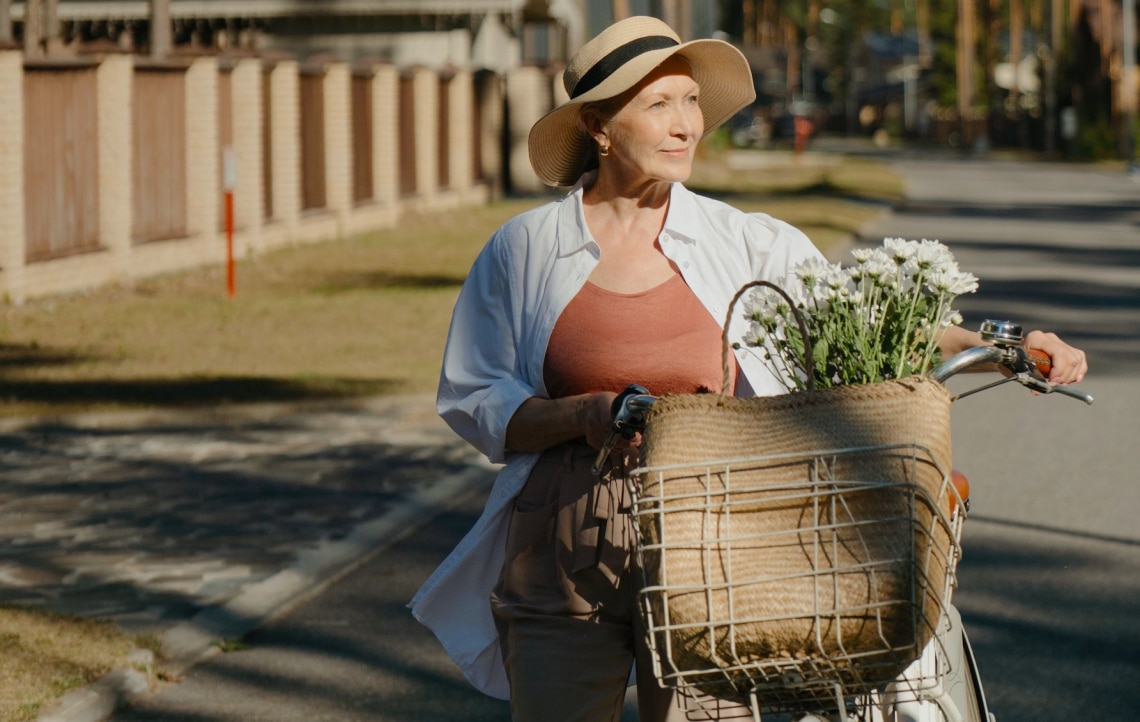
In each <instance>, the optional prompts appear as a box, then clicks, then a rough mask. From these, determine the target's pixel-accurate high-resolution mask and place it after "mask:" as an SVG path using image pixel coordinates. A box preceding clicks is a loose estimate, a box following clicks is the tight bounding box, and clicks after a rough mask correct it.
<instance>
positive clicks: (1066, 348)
mask: <svg viewBox="0 0 1140 722" xmlns="http://www.w3.org/2000/svg"><path fill="white" fill-rule="evenodd" d="M985 344H986V342H985V341H984V340H982V337H981V335H980V334H978V333H977V332H976V331H967V330H966V329H964V328H961V327H959V326H951V327H950V328H948V329H946V331H945V332H944V333H943V334H942V338H941V339H939V342H938V347H939V348H940V349H941V350H942V358H949V357H950V356H953V355H954V354H956V353H959V352H961V351H965V350H966V349H968V348H973V347H975V346H982V345H985ZM1023 345H1024V346H1025V347H1026V348H1033V349H1037V350H1038V351H1042V352H1043V353H1045V355H1047V356H1048V357H1049V359H1050V360H1051V362H1052V364H1053V368H1052V370H1051V371H1050V372H1049V382H1050V383H1054V384H1070V383H1076V382H1080V381H1082V380H1083V379H1084V377H1085V374H1087V373H1088V370H1089V365H1088V360H1087V359H1086V358H1085V352H1084V351H1082V350H1080V349H1079V348H1075V347H1073V346H1070V345H1069V344H1067V343H1065V342H1064V341H1062V340H1061V339H1060V338H1059V337H1058V336H1057V334H1055V333H1048V332H1045V331H1030V332H1029V333H1028V334H1027V335H1026V336H1025V341H1024V343H1023Z"/></svg>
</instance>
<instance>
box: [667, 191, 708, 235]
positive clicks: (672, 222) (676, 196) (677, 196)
mask: <svg viewBox="0 0 1140 722" xmlns="http://www.w3.org/2000/svg"><path fill="white" fill-rule="evenodd" d="M702 220H703V218H702V215H701V210H700V208H699V207H698V205H697V197H696V195H694V194H693V192H692V191H690V190H689V189H688V188H686V187H685V186H683V185H681V184H680V183H674V184H673V188H672V189H671V190H670V192H669V213H668V214H667V215H666V216H665V227H664V229H663V232H667V233H668V234H669V235H670V236H672V237H674V238H676V239H677V240H679V241H685V242H687V243H696V242H698V241H699V240H700V239H701V237H702V236H704V235H706V234H707V233H708V229H707V228H706V227H704V225H703V224H702Z"/></svg>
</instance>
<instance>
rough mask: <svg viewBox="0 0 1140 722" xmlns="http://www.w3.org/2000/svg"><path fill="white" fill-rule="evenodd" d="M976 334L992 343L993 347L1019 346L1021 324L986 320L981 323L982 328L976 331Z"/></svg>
mask: <svg viewBox="0 0 1140 722" xmlns="http://www.w3.org/2000/svg"><path fill="white" fill-rule="evenodd" d="M978 333H979V334H981V336H982V338H983V339H985V340H986V341H992V342H993V344H994V345H995V346H1002V347H1010V346H1020V345H1021V341H1022V336H1021V324H1017V323H1014V322H1013V321H994V320H993V319H986V320H985V321H982V327H981V328H980V329H978Z"/></svg>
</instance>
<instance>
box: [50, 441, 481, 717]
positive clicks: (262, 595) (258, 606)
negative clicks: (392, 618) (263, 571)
mask: <svg viewBox="0 0 1140 722" xmlns="http://www.w3.org/2000/svg"><path fill="white" fill-rule="evenodd" d="M495 471H496V467H494V466H492V465H491V464H489V463H486V462H484V463H477V464H472V465H471V466H468V467H467V468H465V469H463V470H462V471H460V472H457V473H455V474H451V475H449V476H446V477H444V478H442V479H440V480H439V481H437V482H436V483H434V484H431V485H430V486H426V487H422V488H420V489H418V490H417V491H415V492H414V493H412V494H410V495H408V496H407V497H405V498H403V499H402V500H400V501H399V502H396V503H395V504H393V506H392V508H391V509H389V510H388V511H387V512H386V513H385V514H383V515H382V516H380V517H377V518H376V519H373V520H371V521H368V522H365V523H363V524H361V525H359V526H357V527H355V528H354V529H353V530H352V532H351V533H350V534H349V535H348V536H347V537H345V538H344V539H340V540H337V541H334V542H328V543H326V544H323V545H321V546H320V547H319V548H317V549H315V550H312V551H308V552H305V553H303V554H302V555H301V556H300V558H299V559H298V560H297V561H296V562H295V563H294V564H293V565H291V566H290V567H287V568H286V569H283V570H281V571H279V572H278V573H276V574H274V575H273V576H271V577H269V578H268V579H265V580H263V581H261V582H259V583H257V584H254V585H251V586H249V587H248V588H246V589H245V590H243V591H242V592H240V593H239V594H238V595H236V596H235V597H233V598H231V599H230V600H228V601H227V602H225V603H224V604H220V605H216V606H210V607H205V608H203V609H202V610H200V611H199V612H198V613H197V614H195V615H194V616H193V617H192V618H191V619H189V620H187V621H185V622H180V623H178V624H176V625H175V626H173V627H171V628H170V629H169V630H167V631H166V632H164V633H163V634H162V635H161V638H160V642H161V644H160V652H159V658H160V661H158V662H155V660H154V655H153V654H152V653H150V652H148V651H143V650H136V652H134V653H132V654H131V655H130V656H129V657H128V659H127V666H124V667H121V668H118V669H115V670H112V671H111V672H109V673H107V674H106V675H104V676H103V677H100V678H99V679H98V680H96V681H95V682H92V683H91V684H89V685H87V686H85V687H80V688H77V689H73V690H71V691H69V692H68V693H67V694H65V695H64V696H63V697H62V698H60V699H59V700H57V701H56V702H55V703H53V704H52V705H51V707H50V708H49V709H47V710H45V711H44V712H43V713H41V714H40V716H39V717H37V718H36V722H104V721H105V720H107V719H109V718H110V717H111V715H113V714H114V713H115V711H117V710H120V709H123V708H124V707H127V706H129V705H130V704H131V702H133V701H134V700H136V699H137V698H138V697H140V696H141V695H143V694H146V693H147V692H149V691H150V690H152V689H153V688H154V685H155V681H156V676H155V674H154V667H155V666H159V667H161V669H162V671H163V673H164V674H166V675H170V676H172V677H177V676H180V675H181V674H184V673H185V672H186V671H187V670H189V669H190V668H191V667H193V666H194V665H195V664H198V663H199V662H201V661H203V660H204V659H206V658H208V657H210V656H212V655H213V654H215V653H218V652H220V651H222V648H223V647H224V646H225V644H226V643H227V642H230V641H233V640H237V639H240V638H242V637H244V636H245V635H247V634H249V633H250V632H253V631H254V630H256V629H258V628H260V627H262V626H264V625H266V624H268V623H269V622H272V621H273V620H274V619H277V618H278V617H281V616H283V615H284V614H286V613H288V612H289V611H290V610H291V609H293V608H294V607H295V606H296V605H297V604H299V603H301V602H303V601H305V600H306V599H309V598H311V597H313V596H315V595H317V594H320V593H321V592H322V591H324V590H325V589H327V588H328V587H329V586H330V585H332V584H333V583H335V582H336V581H337V580H339V579H341V578H342V577H344V576H345V575H347V574H349V573H351V572H352V571H353V570H355V569H357V568H358V567H360V566H361V565H363V564H365V563H367V562H368V561H369V560H371V559H372V558H373V557H375V556H376V555H377V554H379V553H381V552H382V551H383V550H384V549H386V548H388V547H390V546H391V545H393V544H395V543H397V542H399V541H400V540H402V539H404V538H405V537H407V536H409V535H411V534H412V533H413V532H415V531H416V530H417V529H419V528H421V527H422V526H424V525H425V524H427V523H429V522H430V521H431V520H432V519H434V518H435V517H436V516H438V515H439V514H442V513H444V512H445V511H447V510H448V509H450V508H452V507H454V506H455V505H456V504H458V503H459V502H460V501H462V500H463V499H464V498H466V497H467V496H469V495H470V494H473V493H476V492H479V491H486V490H487V489H488V488H489V486H490V483H491V481H492V480H493V479H494V475H495ZM148 655H149V656H148Z"/></svg>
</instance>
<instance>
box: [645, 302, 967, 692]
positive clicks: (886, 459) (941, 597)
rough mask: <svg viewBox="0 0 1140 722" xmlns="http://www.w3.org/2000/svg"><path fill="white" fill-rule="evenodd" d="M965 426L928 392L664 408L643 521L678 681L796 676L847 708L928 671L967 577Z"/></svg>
mask: <svg viewBox="0 0 1140 722" xmlns="http://www.w3.org/2000/svg"><path fill="white" fill-rule="evenodd" d="M766 285H770V284H766ZM749 287H750V286H749ZM749 287H745V288H744V289H741V291H740V293H738V294H737V299H738V298H739V297H740V295H741V294H743V292H744V291H745V290H746V289H747V288H749ZM735 300H736V299H734V304H735ZM730 309H731V305H730ZM729 313H730V314H731V310H730V312H729ZM727 325H728V323H727V321H726V324H725V326H726V332H725V354H726V366H727V353H728V347H727ZM805 338H806V333H805ZM809 356H810V353H809ZM949 410H950V395H949V394H948V392H947V391H946V390H945V389H944V388H943V387H942V385H941V384H938V383H936V382H933V381H930V380H927V379H925V378H920V377H915V378H908V379H903V380H893V381H886V382H882V383H875V384H867V385H858V386H840V387H835V388H829V389H823V390H809V391H799V392H793V393H790V394H786V395H782V396H774V397H765V398H754V399H738V398H728V397H724V396H718V395H713V394H691V395H674V396H664V397H662V398H661V399H659V400H658V401H657V402H656V403H655V404H654V405H653V407H652V410H651V411H650V414H649V417H648V419H647V425H646V431H645V434H644V439H643V445H642V451H643V471H644V473H643V474H641V475H640V476H639V477H638V481H639V483H640V489H639V498H638V502H637V504H636V506H635V517H636V519H637V524H638V527H639V534H640V538H641V543H640V547H639V561H640V564H641V567H642V572H643V575H644V584H645V586H644V588H643V590H642V594H641V603H642V608H643V612H644V613H645V615H646V617H647V628H648V633H649V635H650V640H649V642H650V646H651V648H653V649H654V650H655V652H656V654H657V655H658V658H659V663H660V665H661V671H660V672H659V674H660V676H661V677H662V679H663V681H664V682H665V683H666V684H671V685H672V686H679V685H681V684H688V685H692V686H695V687H696V688H697V689H698V690H700V691H701V692H703V693H705V694H710V695H714V696H724V694H725V691H726V689H727V690H728V691H729V692H731V691H732V690H734V689H735V690H739V689H740V686H741V683H740V680H741V679H746V680H748V681H747V684H748V686H750V687H752V686H754V685H755V684H756V682H757V680H758V679H759V680H760V681H761V682H763V681H765V680H770V679H772V678H776V677H781V676H783V677H786V676H787V675H786V673H787V672H788V671H789V670H792V671H794V672H795V673H796V675H797V678H798V679H799V680H800V684H801V685H805V686H806V687H810V686H811V682H812V679H811V676H812V675H813V674H816V675H818V676H819V677H820V683H821V684H823V685H824V686H825V687H826V689H824V690H823V692H824V693H825V695H830V694H831V693H832V688H831V685H832V684H833V682H834V678H835V677H839V678H840V680H839V681H841V682H842V683H843V684H844V685H845V686H846V687H847V688H848V689H849V690H851V689H857V690H867V689H871V688H881V686H882V685H883V684H885V683H887V682H889V681H890V680H892V679H894V678H895V677H896V676H897V675H898V674H899V673H900V672H901V671H902V670H903V669H904V668H905V667H906V666H907V665H908V664H909V663H910V662H911V661H912V660H914V659H917V657H918V656H919V654H920V653H921V650H922V649H923V647H924V646H925V644H926V643H927V641H929V639H930V638H931V637H932V635H933V634H934V630H935V629H936V625H937V623H938V616H939V614H940V611H941V608H942V604H943V603H944V602H946V601H948V594H949V589H948V578H949V575H950V573H952V570H953V564H954V551H953V545H954V541H953V534H952V532H951V529H950V525H949V521H948V520H949V516H950V502H949V496H948V495H949V493H951V492H949V491H948V490H949V485H948V478H947V477H948V475H949V471H950V459H951V449H950V421H949V419H950V415H949ZM741 670H743V672H741ZM781 684H782V683H781ZM726 685H727V686H726ZM760 686H761V687H763V686H764V685H763V684H761V685H760ZM779 686H780V685H774V686H773V689H775V688H777V687H779ZM785 686H786V685H785ZM781 694H786V691H785V692H781ZM760 701H761V702H765V699H764V696H763V694H761V695H760ZM767 701H769V702H770V701H772V700H767Z"/></svg>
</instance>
